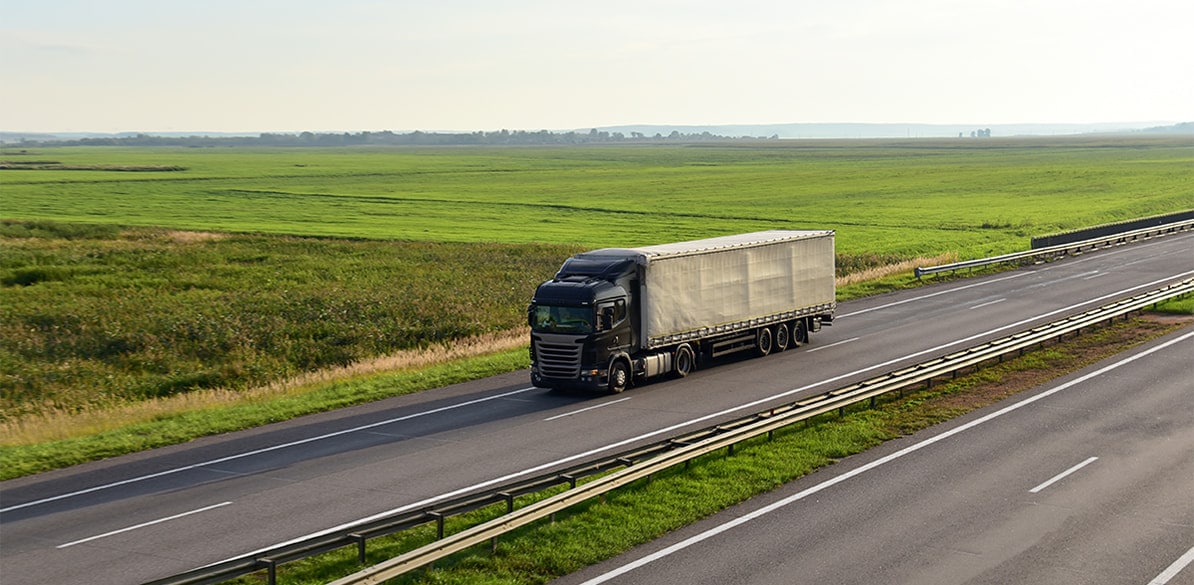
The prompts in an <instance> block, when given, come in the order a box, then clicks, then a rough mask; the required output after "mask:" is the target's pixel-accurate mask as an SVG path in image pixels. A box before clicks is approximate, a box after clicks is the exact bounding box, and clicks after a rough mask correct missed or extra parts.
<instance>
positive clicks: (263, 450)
mask: <svg viewBox="0 0 1194 585" xmlns="http://www.w3.org/2000/svg"><path fill="white" fill-rule="evenodd" d="M531 390H536V388H534V387H531V388H523V389H521V390H514V391H512V392H503V393H502V394H495V395H493V396H487V397H485V398H478V399H476V400H469V401H467V402H461V403H459V404H453V405H450V406H443V407H440V408H433V409H431V410H425V411H423V412H416V413H414V414H408V415H405V416H400V417H397V418H391V419H389V420H383V421H381V422H375V423H371V424H367V425H363V426H359V427H353V428H351V429H344V430H342V431H336V432H334V433H328V434H326V435H319V436H315V437H307V438H306V439H300V440H298V441H291V442H289V443H282V444H280V445H274V446H272V447H264V448H261V449H256V450H254V451H246V452H244V453H239V454H236V455H229V456H227V457H220V458H219V459H212V460H210V461H204V462H201V463H195V464H193V465H187V466H184V467H176V468H174V469H167V470H165V471H160V472H158V473H151V474H149V475H142V476H138V477H131V478H129V479H125V480H121V481H117V482H113V483H108V484H104V485H97V486H94V487H90V488H87V489H83V490H78V491H74V492H69V493H65V494H60V495H57V496H53V497H49V498H42V499H40V500H34V501H31V502H25V503H24V504H17V505H15V506H9V507H7V508H0V514H3V513H5V512H11V511H13V510H20V509H21V508H29V507H32V506H38V505H41V504H47V503H49V502H55V501H58V500H65V499H67V498H73V497H75V496H81V495H85V494H90V493H93V492H98V491H102V490H106V489H111V488H114V487H119V486H122V485H128V484H131V483H137V482H141V481H145V480H147V479H156V478H159V477H165V476H167V475H173V474H175V473H181V472H183V471H190V470H192V469H198V468H201V467H207V466H209V465H217V464H220V463H227V462H229V461H235V460H237V459H244V458H245V457H252V456H254V455H260V454H262V453H269V452H271V451H278V450H280V449H286V448H288V447H295V446H298V445H305V444H307V443H312V442H315V441H321V440H323V439H330V438H332V437H338V436H340V435H347V434H349V433H356V432H359V431H364V430H368V429H372V428H376V427H381V426H385V425H388V424H393V423H396V422H401V421H404V420H410V419H412V418H418V417H421V416H427V415H429V414H436V413H439V412H444V411H447V410H452V409H455V408H461V407H463V406H470V405H473V404H478V403H481V402H486V401H489V400H496V399H498V398H505V397H507V396H513V395H515V394H521V393H523V392H530V391H531Z"/></svg>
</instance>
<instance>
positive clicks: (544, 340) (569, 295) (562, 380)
mask: <svg viewBox="0 0 1194 585" xmlns="http://www.w3.org/2000/svg"><path fill="white" fill-rule="evenodd" d="M636 272H637V267H636V265H635V263H634V261H633V260H629V259H627V258H625V257H617V256H610V257H601V256H595V255H591V256H586V257H573V258H569V259H568V260H567V261H566V262H564V265H563V266H562V267H561V268H560V270H559V272H558V273H556V276H555V278H553V279H552V280H549V281H547V282H545V283H543V284H541V285H539V288H538V289H537V290H536V291H535V297H534V299H533V300H532V302H531V305H530V307H529V308H528V309H527V314H528V320H529V323H530V326H531V364H532V365H531V382H532V383H533V384H535V385H536V386H540V387H545V388H582V389H597V388H611V387H612V388H615V389H625V387H626V386H627V385H628V384H629V382H630V376H631V375H632V374H631V372H630V371H629V368H619V367H617V366H613V367H612V369H613V370H614V372H613V373H614V376H615V377H616V378H617V379H614V380H613V381H612V383H611V379H610V370H611V364H614V363H623V362H625V363H628V361H626V358H627V357H628V356H629V354H630V353H631V352H632V351H633V348H634V347H636V346H637V343H638V331H637V329H638V327H637V325H638V322H637V320H636V319H632V318H631V317H632V315H631V313H632V311H631V305H632V299H633V295H632V292H631V291H633V290H634V289H635V288H637V284H638V283H637V279H636V278H635V276H636ZM619 358H621V361H619Z"/></svg>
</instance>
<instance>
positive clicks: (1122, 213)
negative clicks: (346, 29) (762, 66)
mask: <svg viewBox="0 0 1194 585" xmlns="http://www.w3.org/2000/svg"><path fill="white" fill-rule="evenodd" d="M10 154H11V153H6V154H5V155H4V156H5V157H7V158H13V157H14V156H16V155H12V156H10ZM20 156H35V157H36V158H38V159H51V158H52V159H59V160H60V162H62V163H63V164H64V165H65V166H70V167H80V168H81V167H87V166H88V165H90V166H92V167H96V168H106V169H112V168H115V167H124V169H122V170H65V169H60V168H59V169H54V168H51V169H48V170H38V171H33V170H20V171H0V173H3V174H0V184H2V185H3V188H4V193H5V206H4V209H3V210H2V211H3V213H4V215H5V217H12V218H21V219H53V220H65V221H80V220H82V221H87V222H89V223H90V224H92V225H98V227H76V226H73V225H71V224H56V225H51V226H49V230H48V231H46V230H41V233H39V228H38V225H39V224H36V223H33V224H31V223H27V222H15V223H12V222H10V223H9V224H8V226H7V227H6V231H5V234H4V236H3V237H4V246H3V248H2V251H0V281H2V283H3V287H4V291H3V292H4V295H3V301H2V302H0V324H2V325H0V326H2V327H5V328H6V330H5V331H4V334H3V335H2V336H0V340H3V341H0V367H2V368H3V374H4V377H3V379H2V380H0V384H2V386H0V399H2V400H3V413H4V414H3V423H4V426H3V428H2V429H0V434H2V435H3V436H2V437H0V441H2V442H3V444H4V445H5V446H3V447H0V463H3V468H4V472H5V473H6V474H8V475H6V476H11V475H12V474H19V473H24V472H28V471H33V470H37V469H44V468H46V467H48V466H56V465H63V464H69V463H74V462H78V461H81V460H87V459H91V458H96V457H102V456H108V455H112V454H116V453H120V452H127V451H129V450H135V449H139V448H147V447H151V446H156V445H161V444H165V443H169V442H176V441H179V440H186V439H187V438H191V437H193V436H198V435H201V434H206V433H211V432H221V431H226V430H231V429H233V428H242V427H244V426H251V425H254V424H261V423H264V422H269V421H272V420H279V419H282V418H286V417H289V416H295V415H298V414H302V413H304V412H314V411H318V410H323V409H327V408H334V407H337V406H340V405H344V404H347V403H350V402H360V401H365V400H371V399H376V398H378V397H382V396H386V395H392V394H396V393H401V392H404V391H415V390H417V389H419V388H420V387H427V386H428V385H439V384H442V383H448V382H451V381H454V380H460V379H465V378H467V377H469V376H473V375H483V374H487V373H492V372H496V371H503V370H510V369H515V368H518V367H522V366H523V365H525V354H524V353H523V351H522V350H521V349H515V350H512V351H507V352H505V353H499V354H496V355H491V356H488V357H485V358H483V359H482V362H481V363H480V364H479V365H461V364H460V363H452V364H450V365H441V366H436V367H434V368H432V369H430V370H427V369H418V370H417V371H400V372H397V373H393V372H391V373H386V374H372V373H370V372H376V371H383V370H390V369H393V368H395V367H398V366H400V365H402V364H405V363H407V360H411V359H417V360H425V359H426V358H425V357H419V356H420V355H422V356H426V355H427V352H428V351H429V350H430V352H431V354H432V355H434V354H436V353H437V351H436V350H435V349H434V348H436V347H442V346H446V345H458V342H457V340H458V339H460V338H462V337H475V338H477V339H479V340H481V341H479V342H478V343H481V344H486V343H496V344H498V347H502V346H503V344H505V346H506V347H509V346H512V345H513V346H517V345H520V344H521V339H523V335H522V333H521V332H519V331H518V327H519V326H520V324H521V321H522V314H521V313H522V307H523V306H524V304H525V302H526V298H527V297H528V296H529V294H530V292H531V290H533V286H534V285H535V284H536V283H537V282H539V281H540V280H542V279H544V278H546V277H548V276H550V274H551V273H552V272H554V270H555V268H556V266H558V263H559V261H560V260H561V259H562V258H563V257H565V256H567V255H568V254H569V253H571V252H572V251H575V250H578V249H581V248H584V247H593V246H605V245H619V246H623V245H636V244H647V243H655V242H659V241H667V240H674V239H681V238H692V237H703V236H709V235H718V234H723V233H732V232H738V231H747V230H755V229H771V228H777V227H797V228H825V227H831V228H834V229H837V231H838V251H839V268H840V269H841V271H842V272H849V273H857V272H860V271H862V270H865V269H869V268H875V267H882V266H885V265H889V264H892V263H896V262H900V261H910V260H911V259H914V258H916V257H919V256H925V255H932V256H936V255H938V254H941V253H949V252H956V253H960V254H961V255H962V256H964V257H975V256H982V255H988V254H991V253H1000V252H1006V251H1010V250H1014V249H1022V248H1023V247H1025V246H1026V242H1027V236H1028V235H1031V234H1036V233H1040V232H1044V231H1053V230H1055V229H1061V228H1073V227H1079V226H1083V225H1087V224H1091V223H1101V222H1105V221H1112V220H1119V219H1125V218H1128V217H1136V216H1140V215H1149V214H1153V213H1160V212H1166V211H1173V210H1176V209H1180V208H1186V207H1192V206H1194V201H1192V200H1191V199H1192V198H1194V196H1192V195H1191V194H1190V193H1189V190H1188V187H1186V183H1185V182H1184V180H1185V179H1188V171H1187V169H1188V166H1189V163H1190V161H1191V158H1192V153H1191V151H1190V149H1189V148H1183V147H1180V146H1175V145H1173V144H1168V143H1157V144H1153V143H1147V144H1143V145H1142V144H1139V143H1133V144H1125V145H1119V146H1118V147H1117V146H1115V145H1107V144H1098V145H1096V146H1092V145H1086V144H1084V143H1080V142H1075V143H1068V142H1067V143H1063V144H1060V145H1058V144H1044V143H1034V144H1032V145H1028V146H1025V145H1016V144H1009V143H997V142H992V143H989V146H987V145H985V146H984V147H983V148H973V147H970V145H967V148H956V147H949V146H942V145H932V146H929V147H922V146H916V147H908V146H904V145H887V146H879V145H874V144H869V143H866V144H863V145H862V146H861V147H858V146H856V145H852V146H850V147H844V146H839V145H832V144H829V145H826V146H820V145H818V146H817V147H807V146H801V147H794V146H791V145H787V146H778V147H777V146H774V145H764V146H761V147H757V148H741V147H739V148H716V147H714V148H710V147H701V148H677V147H648V148H642V147H634V148H575V149H509V150H497V149H492V150H481V149H442V150H426V151H419V150H406V149H390V150H354V149H339V150H300V149H291V150H278V151H252V152H246V151H241V150H234V149H218V150H211V151H194V150H177V151H175V150H168V149H161V150H159V149H99V148H96V149H45V150H44V151H42V152H37V153H27V154H24V155H20ZM132 166H136V167H141V170H140V171H139V172H129V171H128V170H127V168H128V167H132ZM147 167H148V168H152V169H155V170H144V168H147ZM164 168H169V169H172V170H156V169H164ZM180 169H181V170H180ZM1141 194H1142V195H1141ZM958 202H962V203H961V204H960V205H959V204H958ZM1046 210H1047V212H1046ZM116 224H127V225H155V226H167V227H169V228H173V229H176V230H195V229H219V230H227V231H230V232H255V233H259V234H308V235H309V234H316V235H322V236H338V237H339V238H338V239H332V238H328V237H325V238H320V239H311V238H299V237H289V236H270V235H234V234H228V233H212V232H202V233H195V232H191V231H171V230H166V229H143V230H119V229H116V228H115V227H113V226H115V225H116ZM41 225H43V226H44V225H45V224H41ZM105 225H106V226H109V227H107V228H105V227H103V226H105ZM594 226H600V228H596V227H594ZM345 237H351V238H364V239H353V240H347V239H342V238H345ZM368 238H382V239H387V240H395V239H399V240H400V239H408V240H424V242H423V243H413V242H395V241H367V239H368ZM529 240H539V241H551V242H555V243H552V244H528V243H526V242H527V241H529ZM486 242H489V243H486ZM491 242H502V243H500V244H495V243H491ZM908 280H909V278H908V277H907V276H903V277H896V278H895V279H888V281H887V284H885V285H883V286H881V287H878V288H876V287H874V286H873V285H872V284H869V283H865V284H862V285H857V286H858V288H856V289H854V290H862V289H864V288H865V289H866V290H868V291H873V290H883V289H884V288H885V287H891V286H895V287H899V286H906V285H907V284H908ZM481 283H484V284H481ZM849 290H850V289H847V292H848V291H849ZM510 332H513V333H510ZM439 344H444V345H439ZM412 352H413V353H412ZM420 352H422V353H421V354H420ZM337 368H349V369H337ZM329 371H330V372H332V373H331V374H330V376H331V377H332V378H336V380H335V381H332V382H325V381H322V380H325V379H326V377H324V375H325V374H327V372H329ZM343 376H348V379H345V378H343ZM353 376H355V378H353ZM313 388H315V389H317V390H316V391H315V392H311V390H312V389H313ZM279 396H284V397H285V398H284V399H280V400H277V398H278V397H279ZM229 404H231V405H232V406H228V405H229ZM123 413H129V415H128V418H123ZM31 444H32V446H30V445H31Z"/></svg>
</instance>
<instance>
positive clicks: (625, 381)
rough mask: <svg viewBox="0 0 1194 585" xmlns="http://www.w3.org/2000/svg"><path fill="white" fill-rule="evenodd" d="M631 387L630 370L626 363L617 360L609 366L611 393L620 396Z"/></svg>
mask: <svg viewBox="0 0 1194 585" xmlns="http://www.w3.org/2000/svg"><path fill="white" fill-rule="evenodd" d="M628 386H630V368H629V367H628V366H627V365H626V362H624V361H622V360H617V361H615V362H614V363H612V364H610V366H609V391H610V392H611V393H613V394H619V393H622V392H625V391H626V388H627V387H628Z"/></svg>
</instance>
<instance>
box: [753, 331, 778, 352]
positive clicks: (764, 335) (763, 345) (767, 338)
mask: <svg viewBox="0 0 1194 585" xmlns="http://www.w3.org/2000/svg"><path fill="white" fill-rule="evenodd" d="M773 342H774V338H773V337H772V336H771V329H770V328H768V327H760V328H759V331H758V333H756V334H755V353H757V354H759V357H763V356H765V355H767V354H769V353H771V347H772V345H774V343H773Z"/></svg>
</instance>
